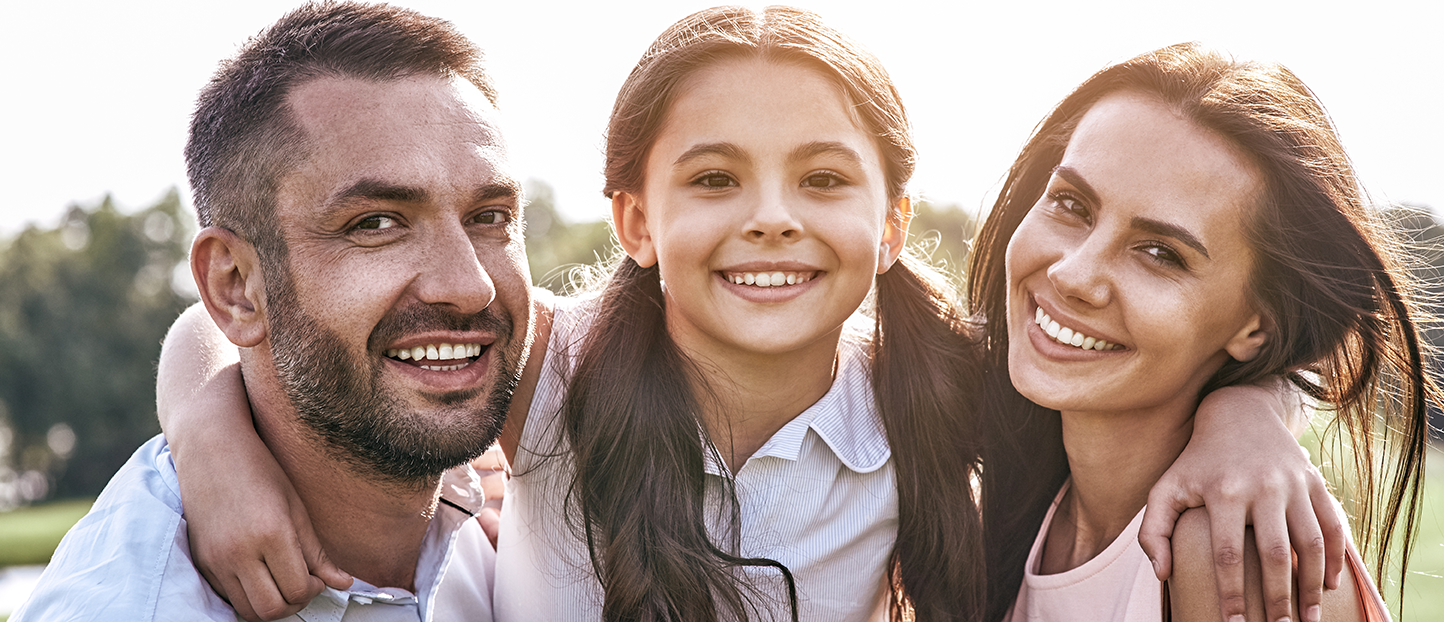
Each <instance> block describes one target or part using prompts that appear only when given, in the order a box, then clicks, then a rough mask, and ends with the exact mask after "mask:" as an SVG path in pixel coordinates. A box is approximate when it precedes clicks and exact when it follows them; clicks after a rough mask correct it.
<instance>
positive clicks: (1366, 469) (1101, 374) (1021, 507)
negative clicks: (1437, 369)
mask: <svg viewBox="0 0 1444 622" xmlns="http://www.w3.org/2000/svg"><path fill="white" fill-rule="evenodd" d="M1385 235H1386V232H1385V231H1384V230H1383V229H1382V228H1381V227H1380V225H1379V224H1377V222H1376V219H1375V215H1374V214H1373V213H1372V211H1371V210H1370V209H1369V208H1368V206H1367V205H1366V204H1365V201H1364V198H1363V195H1362V194H1361V191H1360V189H1359V187H1358V184H1357V182H1356V180H1355V179H1354V176H1353V172H1352V170H1351V167H1350V164H1349V161H1348V158H1347V157H1346V156H1345V155H1344V152H1343V149H1342V147H1341V145H1340V144H1339V141H1338V138H1337V136H1336V135H1335V133H1334V130H1333V128H1332V126H1331V124H1330V122H1329V119H1328V116H1327V115H1326V114H1325V112H1324V109H1323V107H1322V106H1321V105H1320V104H1319V103H1318V101H1317V100H1316V99H1315V98H1314V97H1313V94H1312V93H1311V92H1310V91H1309V90H1308V88H1307V87H1305V86H1304V85H1303V84H1302V83H1301V82H1300V81H1299V80H1298V78H1296V77H1295V76H1294V75H1293V74H1292V73H1290V72H1289V71H1288V70H1287V69H1285V68H1283V67H1282V66H1279V65H1276V64H1263V63H1242V62H1235V61H1232V60H1230V59H1229V58H1227V57H1225V56H1223V55H1221V54H1219V53H1216V52H1212V51H1209V50H1207V49H1205V48H1202V47H1200V46H1198V45H1195V44H1183V45H1176V46H1173V47H1168V48H1164V49H1161V50H1157V51H1155V52H1151V53H1149V54H1144V55H1142V56H1139V57H1137V58H1135V59H1133V60H1130V61H1128V62H1125V63H1122V64H1120V65H1117V66H1114V67H1111V68H1108V69H1105V70H1104V71H1102V72H1100V73H1098V74H1096V75H1094V76H1093V77H1092V78H1090V79H1089V80H1088V81H1087V82H1084V83H1083V85H1082V86H1080V87H1078V89H1077V90H1075V91H1074V92H1073V94H1072V95H1070V96H1069V97H1068V98H1067V99H1065V100H1064V101H1063V102H1062V103H1061V104H1059V105H1058V107H1057V109H1055V111H1054V112H1053V113H1052V114H1051V115H1050V116H1049V117H1048V119H1047V120H1046V121H1044V122H1043V124H1042V125H1041V126H1040V127H1039V129H1038V130H1037V132H1036V134H1035V135H1034V136H1033V138H1032V139H1031V140H1030V141H1029V142H1028V144H1027V145H1026V146H1025V148H1024V150H1023V153H1022V155H1021V156H1019V158H1018V161H1017V162H1016V163H1015V164H1014V166H1013V168H1012V172H1011V173H1010V175H1009V177H1008V180H1007V182H1006V186H1005V187H1004V189H1003V192H1002V194H1001V196H1000V199H999V201H998V203H997V205H996V206H995V207H994V210H993V212H992V214H991V215H990V217H989V219H988V221H987V223H986V224H985V225H984V227H983V230H982V232H981V234H980V241H981V244H980V245H979V252H978V253H977V255H976V256H975V260H974V264H973V272H972V274H973V275H975V278H974V281H973V282H972V284H971V292H972V295H973V298H972V299H973V301H974V310H975V311H976V312H977V313H978V314H979V315H980V316H981V317H984V318H986V321H987V322H988V323H989V324H990V325H996V326H997V329H995V330H990V331H989V332H988V335H989V346H988V347H989V356H990V357H992V358H993V359H994V360H995V361H996V362H997V364H999V365H1002V364H1003V363H1004V358H1003V357H1004V356H1006V364H1007V369H1008V373H1009V376H1010V377H1011V380H1012V385H1013V387H1016V391H1013V392H1010V395H1008V394H1005V395H1002V396H1000V399H999V400H998V403H997V404H996V409H994V410H991V411H989V412H985V413H984V415H985V416H990V415H996V416H997V417H998V418H999V421H1007V422H1009V425H1012V426H1014V427H1021V428H1022V429H1023V430H1026V431H1027V432H1028V433H1032V434H1035V435H1038V436H1042V437H1049V436H1051V437H1053V438H1057V437H1058V436H1059V433H1060V432H1061V442H1060V443H1055V444H1054V447H1053V448H1052V449H1053V454H1054V455H1055V456H1059V455H1061V452H1062V451H1066V460H1058V461H1049V460H1038V459H1037V456H1038V453H1037V450H1036V448H1035V449H1034V451H1033V452H1032V453H1031V454H1030V455H1029V456H1027V460H1023V459H1021V458H1022V457H1021V456H1013V458H1015V459H1014V460H1013V461H1012V462H1013V463H1014V464H1015V465H1016V466H1017V470H1016V471H1013V472H1011V473H1009V474H1008V475H1009V476H1010V477H1014V478H1016V479H1017V480H1018V481H1030V482H1046V483H1047V484H1048V485H1047V486H1044V487H1038V486H1034V487H1030V488H1027V489H1028V490H1039V491H1040V492H1041V495H1042V498H1040V497H1039V496H1037V495H1035V496H1034V497H1033V498H1023V497H1020V496H1016V495H1013V496H1000V497H999V498H997V499H996V500H994V499H990V503H989V505H990V506H992V505H993V504H994V503H996V504H997V505H999V506H1006V507H999V508H998V510H997V512H996V514H994V515H992V516H990V517H989V518H990V520H989V521H988V527H989V528H996V533H1000V534H1002V533H1006V534H1007V536H1006V537H1003V538H1000V539H999V541H998V542H997V545H996V546H995V547H994V548H995V549H996V550H998V551H1000V552H998V553H996V554H995V555H994V556H993V557H992V558H991V559H996V560H1000V563H1003V562H1006V563H1016V562H1018V561H1019V560H1020V558H1022V557H1023V556H1024V555H1026V563H1025V564H1019V565H1018V566H1017V570H1015V571H1013V572H1012V576H1011V577H1009V580H1008V584H1007V585H1006V586H1003V590H1002V591H1000V593H997V594H995V600H994V602H993V603H991V605H993V606H994V607H995V608H996V607H997V606H1007V605H1008V604H1012V605H1013V611H1012V614H1011V617H1010V618H1009V619H1011V620H1040V619H1042V620H1047V619H1069V620H1156V619H1158V616H1159V612H1160V609H1162V612H1163V614H1164V616H1165V617H1167V616H1168V615H1169V614H1170V607H1169V603H1170V602H1171V605H1172V606H1171V614H1172V615H1173V616H1175V617H1177V618H1178V619H1186V620H1216V619H1218V618H1217V612H1218V602H1217V598H1216V595H1215V593H1214V591H1213V590H1211V589H1208V588H1209V585H1208V582H1207V581H1201V580H1200V573H1199V572H1198V571H1199V569H1200V566H1206V565H1207V560H1208V558H1209V557H1210V555H1209V553H1208V552H1207V551H1206V548H1205V547H1203V546H1200V544H1199V536H1200V535H1201V533H1206V532H1201V530H1200V529H1199V524H1198V523H1197V521H1196V520H1192V521H1190V520H1185V521H1183V522H1181V523H1180V525H1179V530H1180V531H1179V533H1177V534H1176V537H1175V539H1174V542H1175V554H1176V556H1177V558H1178V573H1177V575H1176V576H1177V580H1175V581H1173V582H1171V583H1170V584H1169V585H1168V586H1167V587H1168V591H1167V592H1166V593H1164V594H1163V597H1164V598H1163V600H1162V601H1160V591H1159V588H1158V583H1157V582H1156V581H1154V580H1153V578H1152V576H1150V575H1151V573H1150V572H1149V571H1148V564H1147V559H1146V558H1145V557H1144V555H1143V553H1142V551H1141V550H1140V549H1139V548H1138V546H1137V545H1136V544H1135V542H1136V540H1135V535H1136V533H1137V528H1138V524H1139V520H1140V516H1139V515H1140V514H1141V510H1142V509H1143V506H1144V502H1145V500H1146V498H1147V495H1148V491H1149V489H1150V488H1151V487H1152V486H1153V485H1154V482H1155V481H1156V480H1157V479H1158V475H1159V474H1160V473H1162V472H1163V471H1164V470H1166V469H1168V468H1169V465H1170V464H1171V463H1172V462H1173V461H1174V459H1175V458H1176V457H1177V456H1178V454H1179V452H1180V451H1181V450H1182V448H1183V446H1184V444H1185V443H1187V442H1188V439H1189V436H1190V433H1191V429H1192V426H1193V422H1192V415H1193V411H1194V407H1195V405H1196V404H1197V402H1198V399H1199V396H1200V395H1202V394H1204V393H1206V392H1208V391H1211V390H1214V389H1217V388H1219V387H1225V386H1229V385H1233V384H1236V383H1240V382H1249V381H1251V380H1255V379H1258V378H1262V377H1265V376H1270V375H1283V376H1285V377H1287V378H1288V379H1289V380H1290V381H1291V382H1293V383H1294V384H1296V385H1297V386H1298V387H1299V388H1300V389H1301V390H1303V391H1304V392H1306V393H1307V394H1309V395H1310V396H1312V397H1314V398H1317V399H1319V400H1321V401H1324V402H1327V403H1329V404H1330V408H1331V409H1332V412H1333V414H1334V416H1335V421H1336V423H1337V424H1338V425H1339V426H1340V427H1341V428H1342V429H1343V430H1346V431H1347V432H1348V438H1349V439H1350V442H1351V444H1352V449H1353V452H1354V454H1353V455H1354V456H1356V460H1355V462H1354V467H1355V469H1356V470H1357V472H1356V474H1355V475H1356V476H1357V477H1356V480H1355V481H1356V484H1357V485H1356V486H1355V487H1354V488H1353V493H1354V498H1355V500H1356V501H1357V503H1358V509H1359V512H1358V513H1357V514H1356V515H1357V516H1358V517H1359V519H1360V520H1359V524H1358V525H1357V527H1358V528H1359V530H1360V531H1359V533H1362V534H1377V535H1378V539H1377V542H1373V541H1371V540H1366V541H1364V542H1365V544H1366V549H1365V550H1366V551H1367V550H1369V549H1368V547H1367V545H1369V544H1377V548H1375V549H1374V552H1375V553H1376V555H1377V563H1376V565H1375V566H1374V568H1375V571H1376V572H1378V573H1380V576H1382V573H1383V572H1384V569H1385V568H1386V567H1387V566H1386V561H1387V557H1388V554H1389V551H1390V550H1391V544H1392V543H1393V539H1394V537H1395V536H1396V530H1397V529H1398V528H1399V527H1400V522H1401V519H1402V523H1403V528H1404V532H1403V535H1402V540H1403V542H1402V545H1401V546H1400V549H1399V550H1400V551H1401V553H1402V555H1403V560H1404V564H1405V565H1407V560H1408V555H1409V551H1410V544H1411V542H1412V538H1413V524H1414V521H1415V519H1416V518H1417V515H1418V509H1419V508H1418V495H1419V487H1420V485H1421V482H1420V477H1421V474H1422V469H1423V458H1424V450H1425V440H1426V438H1427V416H1426V399H1427V398H1429V397H1432V395H1433V394H1434V386H1433V384H1432V382H1431V380H1430V379H1429V378H1428V376H1426V373H1425V371H1424V370H1425V367H1424V362H1423V358H1422V355H1421V353H1420V345H1419V338H1418V330H1417V326H1416V323H1415V318H1416V314H1415V313H1414V312H1413V311H1411V309H1410V305H1409V303H1408V301H1407V300H1406V295H1405V294H1404V292H1405V289H1404V283H1405V281H1406V279H1405V277H1404V273H1403V272H1402V271H1401V270H1400V268H1399V260H1398V258H1397V257H1396V256H1395V255H1394V254H1393V252H1392V249H1393V246H1392V245H1391V242H1390V241H1389V240H1388V239H1387V238H1386V237H1385ZM1003 322H1006V329H1005V330H1004V327H1003V326H1001V325H999V324H1001V323H1003ZM1027 400H1031V402H1029V401H1027ZM1050 411H1059V413H1060V414H1061V417H1060V416H1059V414H1055V413H1052V412H1050ZM1376 413H1377V414H1376ZM1376 416H1377V417H1379V419H1381V420H1382V421H1383V422H1384V423H1385V424H1386V425H1385V426H1384V429H1383V431H1382V432H1383V433H1384V434H1386V435H1387V436H1388V437H1389V438H1388V440H1389V441H1390V442H1389V443H1388V444H1386V447H1387V448H1388V449H1389V453H1390V457H1391V458H1392V460H1390V461H1389V462H1387V463H1385V462H1379V461H1377V460H1376V459H1375V458H1374V457H1373V455H1374V454H1373V453H1372V451H1373V447H1372V445H1371V441H1372V437H1373V435H1374V434H1375V433H1377V432H1380V431H1379V430H1377V429H1376V428H1375V425H1374V423H1375V418H1376ZM1020 421H1022V422H1026V423H1023V424H1021V425H1020V424H1019V423H1018V422H1020ZM1039 465H1042V466H1039ZM1381 467H1383V468H1381ZM1381 478H1382V479H1384V480H1385V481H1387V482H1388V484H1387V485H1386V486H1380V485H1378V482H1379V481H1380V479H1381ZM1065 481H1066V483H1065ZM1060 486H1061V490H1060V489H1059V488H1060ZM1048 487H1051V488H1052V491H1051V493H1050V492H1046V488H1048ZM984 490H985V493H986V492H987V491H988V488H987V487H986V486H985V488H984ZM1048 497H1051V498H1052V502H1051V507H1050V506H1049V504H1048V502H1047V501H1046V500H1045V499H1047V498H1048ZM1040 501H1041V503H1040ZM1038 509H1046V518H1044V517H1042V516H1041V514H1040V513H1038V512H1037V510H1038ZM1020 511H1023V512H1033V514H1032V517H1033V518H1032V519H1031V520H1027V521H1022V522H1027V523H1028V525H1029V528H1031V529H1035V530H1036V538H1032V537H1029V536H1028V535H1027V534H1026V533H1025V532H1024V531H1023V529H1021V528H1017V527H1013V526H1011V525H1006V524H1002V523H998V522H995V521H994V520H992V519H994V518H1002V517H1009V520H1015V521H1016V517H1017V514H1016V513H1017V512H1020ZM1010 513H1012V514H1010ZM1038 518H1042V521H1041V526H1039V521H1038ZM1204 537H1205V538H1206V536H1204ZM1029 543H1031V544H1032V547H1031V552H1029V547H1028V545H1029ZM990 545H993V543H992V542H990ZM1252 555H1253V559H1254V561H1255V562H1256V561H1257V556H1259V555H1266V556H1280V555H1281V556H1283V558H1285V559H1287V556H1288V550H1287V549H1281V550H1277V551H1273V550H1270V549H1268V548H1266V547H1262V546H1261V547H1259V548H1258V549H1257V551H1256V552H1254V553H1252ZM1348 559H1349V562H1350V566H1351V567H1352V568H1353V570H1354V572H1352V573H1346V574H1345V587H1346V589H1340V590H1335V591H1331V592H1329V593H1328V594H1327V596H1326V597H1325V599H1324V601H1323V602H1322V603H1321V604H1320V605H1311V606H1307V607H1305V608H1304V609H1303V610H1302V611H1293V612H1288V611H1283V612H1272V611H1271V612H1270V617H1269V619H1275V620H1276V619H1299V615H1300V614H1302V619H1304V620H1308V621H1311V622H1312V621H1316V620H1319V619H1320V618H1321V616H1327V617H1328V618H1329V619H1370V620H1373V619H1382V618H1383V617H1386V616H1387V612H1386V610H1385V609H1384V608H1383V604H1382V601H1381V600H1380V599H1379V598H1378V595H1377V592H1376V591H1374V590H1373V588H1372V586H1371V585H1369V581H1368V577H1367V574H1366V573H1364V572H1363V571H1362V569H1361V568H1359V563H1358V558H1357V553H1355V552H1354V551H1353V550H1352V548H1351V549H1350V551H1349V558H1348ZM1020 574H1021V575H1022V584H1021V588H1020V587H1019V579H1018V577H1019V575H1020ZM990 576H1004V572H1003V571H995V572H991V573H990ZM1401 576H1402V575H1401ZM1260 587H1261V586H1260V579H1259V578H1258V577H1257V575H1254V576H1251V577H1249V588H1250V589H1251V590H1253V591H1252V592H1251V598H1250V599H1249V602H1248V603H1247V605H1248V606H1247V613H1248V617H1249V619H1262V617H1263V611H1262V604H1261V602H1260V601H1259V599H1258V594H1257V593H1256V592H1257V590H1258V589H1259V588H1260ZM1007 592H1016V599H1013V598H1012V597H1011V594H1009V593H1007ZM1239 604H1240V605H1241V604H1242V603H1239ZM1239 613H1243V611H1241V610H1240V611H1239Z"/></svg>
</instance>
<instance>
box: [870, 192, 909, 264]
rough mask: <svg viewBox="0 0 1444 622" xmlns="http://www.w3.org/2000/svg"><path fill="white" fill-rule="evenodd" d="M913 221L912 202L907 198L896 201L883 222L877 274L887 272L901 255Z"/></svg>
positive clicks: (878, 248) (878, 249)
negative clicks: (909, 226)
mask: <svg viewBox="0 0 1444 622" xmlns="http://www.w3.org/2000/svg"><path fill="white" fill-rule="evenodd" d="M912 221H913V202H912V199H909V198H908V197H902V198H901V199H898V200H897V205H896V206H894V209H893V211H892V213H891V214H890V215H889V217H888V218H887V220H886V221H884V222H883V229H882V240H881V241H879V243H878V245H877V273H878V274H882V273H884V272H887V271H888V269H889V268H892V265H893V264H894V263H896V262H897V258H898V256H899V255H902V251H903V245H904V244H907V241H908V225H910V224H912Z"/></svg>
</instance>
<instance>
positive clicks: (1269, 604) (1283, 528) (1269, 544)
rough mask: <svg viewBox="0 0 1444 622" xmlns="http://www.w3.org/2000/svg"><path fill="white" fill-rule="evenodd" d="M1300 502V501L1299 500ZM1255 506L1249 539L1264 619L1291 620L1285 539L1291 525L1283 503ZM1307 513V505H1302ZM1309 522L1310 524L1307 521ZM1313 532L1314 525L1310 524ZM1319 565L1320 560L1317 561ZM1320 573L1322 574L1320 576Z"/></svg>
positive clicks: (1290, 555) (1290, 567) (1290, 573)
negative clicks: (1255, 557)
mask: <svg viewBox="0 0 1444 622" xmlns="http://www.w3.org/2000/svg"><path fill="white" fill-rule="evenodd" d="M1300 500H1302V499H1300ZM1273 501H1274V502H1269V500H1265V501H1264V503H1262V504H1260V505H1257V506H1255V507H1254V510H1253V538H1254V544H1255V546H1256V547H1257V550H1258V557H1259V570H1260V574H1261V576H1260V577H1259V584H1260V586H1261V587H1262V588H1263V590H1262V591H1263V604H1264V612H1265V613H1266V615H1267V617H1266V619H1267V620H1275V621H1277V620H1292V619H1293V588H1294V568H1293V552H1292V550H1291V548H1290V546H1289V537H1290V535H1291V534H1292V533H1293V532H1292V531H1291V528H1292V527H1293V526H1294V525H1293V524H1292V523H1291V522H1290V521H1289V520H1288V517H1287V516H1286V515H1285V509H1286V508H1287V507H1288V504H1286V503H1279V502H1278V501H1283V500H1279V499H1275V500H1273ZM1303 509H1304V510H1307V511H1308V512H1309V513H1310V514H1312V513H1313V511H1312V510H1309V509H1308V507H1307V505H1305V506H1304V508H1303ZM1309 522H1313V521H1309ZM1312 526H1313V528H1315V529H1317V528H1318V525H1317V524H1313V525H1312ZM1320 561H1321V562H1322V559H1320ZM1321 574H1322V573H1321Z"/></svg>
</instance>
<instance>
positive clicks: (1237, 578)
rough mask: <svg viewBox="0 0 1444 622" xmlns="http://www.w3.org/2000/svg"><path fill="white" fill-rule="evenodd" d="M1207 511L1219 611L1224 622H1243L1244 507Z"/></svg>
mask: <svg viewBox="0 0 1444 622" xmlns="http://www.w3.org/2000/svg"><path fill="white" fill-rule="evenodd" d="M1207 507H1208V526H1209V538H1210V539H1211V540H1212V542H1213V572H1214V577H1215V578H1216V579H1217V583H1218V607H1219V611H1220V612H1221V613H1222V614H1223V618H1222V619H1223V620H1225V621H1226V622H1242V621H1243V619H1244V612H1245V608H1246V607H1247V601H1246V599H1245V598H1244V585H1243V537H1244V529H1245V525H1246V524H1247V523H1246V519H1247V511H1246V510H1245V508H1244V506H1243V504H1241V503H1236V502H1226V503H1216V504H1213V505H1209V506H1207Z"/></svg>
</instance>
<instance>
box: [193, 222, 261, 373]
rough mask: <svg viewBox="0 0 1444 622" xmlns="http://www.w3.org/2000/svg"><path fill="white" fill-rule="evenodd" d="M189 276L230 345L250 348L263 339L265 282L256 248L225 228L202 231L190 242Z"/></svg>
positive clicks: (211, 228)
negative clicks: (194, 281) (192, 278)
mask: <svg viewBox="0 0 1444 622" xmlns="http://www.w3.org/2000/svg"><path fill="white" fill-rule="evenodd" d="M191 275H192V276H194V277H195V280H196V289H197V290H198V291H199V292H200V296H201V302H203V303H205V305H206V310H207V311H209V312H210V314H211V319H212V320H215V323H216V326H218V327H220V329H221V332H223V333H225V334H226V338H228V339H230V340H231V343H234V344H236V345H238V346H241V347H243V348H250V347H254V346H256V345H257V344H259V343H261V341H263V340H264V339H265V338H266V322H265V318H266V299H265V292H266V281H265V277H264V275H262V274H261V270H260V261H259V258H258V257H257V255H256V249H255V247H253V246H251V244H250V243H249V242H246V241H245V240H242V239H241V238H240V236H237V235H236V234H234V233H232V232H231V231H229V230H227V229H222V228H220V227H206V228H205V229H201V231H200V232H199V233H197V234H196V239H195V241H194V242H192V243H191Z"/></svg>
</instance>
